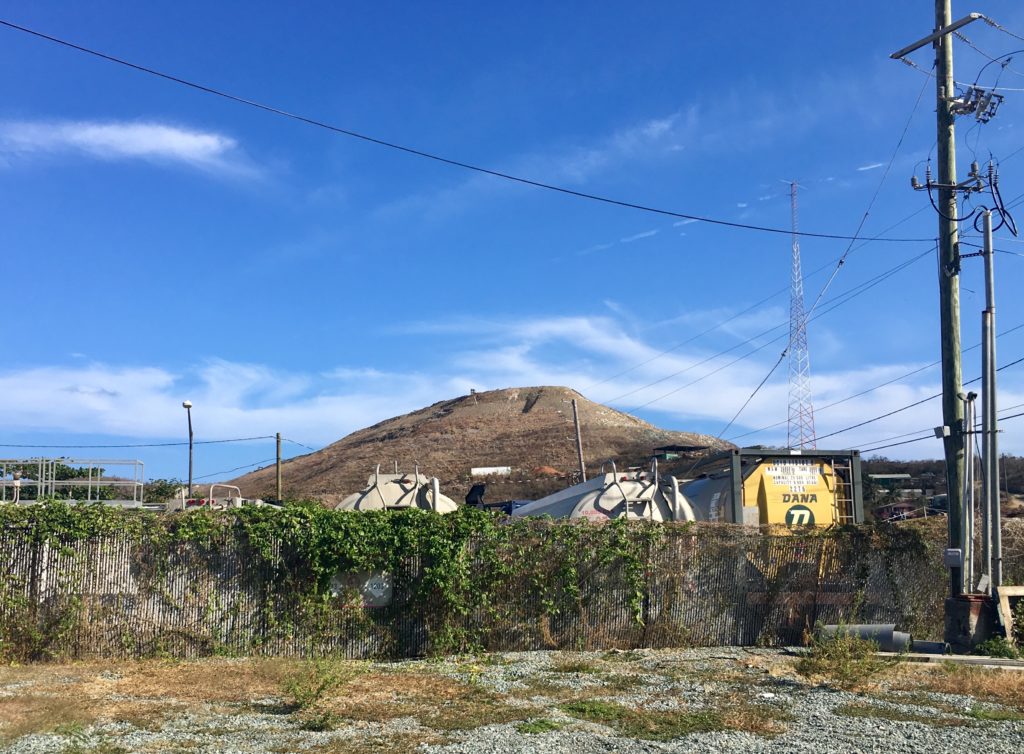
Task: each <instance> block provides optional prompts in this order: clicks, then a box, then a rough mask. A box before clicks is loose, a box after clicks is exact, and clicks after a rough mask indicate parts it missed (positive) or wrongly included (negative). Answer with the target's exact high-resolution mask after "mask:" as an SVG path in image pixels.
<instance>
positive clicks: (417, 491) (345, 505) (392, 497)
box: [334, 465, 458, 513]
mask: <svg viewBox="0 0 1024 754" xmlns="http://www.w3.org/2000/svg"><path fill="white" fill-rule="evenodd" d="M405 508H420V509H421V510H426V511H435V512H437V513H451V512H452V511H454V510H455V509H456V508H458V505H456V503H455V501H454V500H452V499H451V498H449V497H445V496H444V495H442V494H441V489H440V483H439V482H438V480H437V477H430V478H428V477H426V476H424V475H423V474H421V473H420V472H419V469H416V471H414V472H413V473H412V474H381V473H380V466H379V465H378V466H377V468H376V469H375V470H374V472H373V474H372V475H371V476H370V478H369V480H367V482H366V489H364V490H363V491H361V492H356V493H354V494H352V495H349V496H348V497H346V498H345V499H344V500H342V501H341V502H340V503H338V504H337V505H336V506H334V509H335V510H338V511H381V510H404V509H405Z"/></svg>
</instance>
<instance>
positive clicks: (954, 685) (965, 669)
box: [893, 662, 1024, 710]
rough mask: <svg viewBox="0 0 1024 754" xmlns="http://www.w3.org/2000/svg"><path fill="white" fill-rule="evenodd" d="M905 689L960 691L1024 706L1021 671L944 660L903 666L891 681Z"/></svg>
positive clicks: (956, 692) (943, 692) (1015, 706)
mask: <svg viewBox="0 0 1024 754" xmlns="http://www.w3.org/2000/svg"><path fill="white" fill-rule="evenodd" d="M893 687H894V688H896V689H902V690H906V691H921V690H922V689H923V690H926V691H935V692H939V693H942V694H962V695H965V696H972V697H974V698H975V699H980V700H982V701H986V702H995V703H996V704H1003V705H1005V706H1007V707H1011V708H1014V709H1018V710H1022V709H1024V672H1021V671H1019V670H1004V669H1002V668H981V667H977V666H972V665H958V664H955V663H952V662H946V663H943V664H942V665H940V666H938V667H926V668H907V669H906V672H904V673H903V674H901V676H900V677H899V678H897V679H896V680H895V681H894V682H893Z"/></svg>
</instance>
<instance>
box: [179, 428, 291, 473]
mask: <svg viewBox="0 0 1024 754" xmlns="http://www.w3.org/2000/svg"><path fill="white" fill-rule="evenodd" d="M281 439H282V440H283V439H284V438H281ZM276 460H277V458H276V457H275V458H268V459H267V460H266V461H257V462H256V463H247V464H246V465H245V466H236V467H235V468H233V469H225V470H224V471H215V472H213V473H212V474H203V475H202V476H197V477H195V479H209V478H210V477H212V476H221V475H222V474H230V473H231V472H233V471H241V470H242V469H251V468H252V467H253V466H266V465H267V464H270V463H274V462H275V461H276Z"/></svg>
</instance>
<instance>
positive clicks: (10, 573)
mask: <svg viewBox="0 0 1024 754" xmlns="http://www.w3.org/2000/svg"><path fill="white" fill-rule="evenodd" d="M926 528H927V527H925V529H926ZM925 529H919V528H918V527H913V526H908V527H892V526H877V527H858V528H849V529H841V530H833V531H829V532H806V533H801V534H798V535H793V536H797V537H800V538H804V539H806V540H807V541H808V543H811V542H813V541H814V540H815V539H817V538H826V539H831V540H834V541H835V542H836V543H837V546H838V545H839V544H841V546H842V547H843V548H844V552H846V553H847V554H848V557H850V558H852V563H853V565H854V566H855V567H854V568H853V569H852V571H850V575H851V576H853V577H854V580H855V581H857V583H858V585H860V586H858V588H863V584H861V582H864V583H866V579H867V574H868V572H869V570H870V568H869V566H868V562H867V559H866V558H868V557H869V555H870V552H871V551H882V557H883V561H884V564H885V566H886V567H889V565H890V561H891V562H892V565H895V564H896V563H904V562H911V561H912V562H915V563H917V562H925V561H928V562H930V560H931V559H934V558H935V557H937V556H936V549H935V548H936V545H935V541H937V539H936V536H937V535H936V534H935V532H931V531H930V530H929V531H926V530H925ZM767 536H779V535H777V534H770V535H767ZM783 536H784V538H785V539H789V538H790V535H783ZM751 537H756V532H752V531H751V530H748V529H742V528H739V527H727V526H721V525H717V526H716V525H711V526H710V527H706V528H702V527H698V526H693V525H689V524H687V525H669V526H666V525H661V524H655V523H651V522H635V521H626V520H621V519H620V520H615V521H611V522H608V523H607V524H604V525H594V524H592V523H590V522H587V521H551V520H538V519H528V518H512V519H510V518H504V517H495V516H493V515H492V514H490V513H488V512H485V511H480V510H477V509H474V508H460V509H459V510H458V511H457V512H455V513H452V514H448V515H445V516H439V515H436V514H433V513H430V512H426V511H419V510H407V511H379V512H342V511H333V510H327V509H324V508H323V507H322V506H320V505H318V504H315V503H299V504H291V505H288V506H285V507H284V508H280V509H278V508H269V507H246V508H240V509H232V510H227V511H208V510H202V511H194V512H187V513H177V514H171V515H157V514H154V513H150V512H146V511H140V510H122V509H118V508H112V507H108V506H105V505H102V504H95V505H72V504H68V503H66V502H62V501H50V502H46V503H42V504H38V505H29V506H15V505H8V506H0V545H3V544H4V542H7V543H8V545H9V546H11V547H14V546H16V547H17V548H21V549H20V550H19V551H20V552H23V553H25V552H42V551H43V550H45V549H46V548H53V550H54V551H55V552H57V553H58V554H59V557H58V558H56V559H52V558H51V559H49V560H48V561H47V562H49V563H50V565H49V566H48V567H49V568H51V569H53V568H55V567H57V566H58V565H59V567H61V568H66V569H67V573H66V574H62V573H60V572H54V571H52V570H51V572H50V573H49V575H48V577H47V578H48V579H50V580H51V584H52V583H58V582H59V583H60V584H62V585H64V586H63V587H62V589H63V591H64V592H66V593H67V596H68V598H69V600H65V601H66V602H67V605H66V607H67V609H66V610H65V611H64V612H63V613H61V615H60V616H59V617H58V619H55V618H54V615H53V614H50V615H47V614H45V613H46V610H48V609H50V608H49V607H46V608H43V607H41V606H40V603H39V602H38V600H37V599H36V598H35V597H34V596H33V593H32V589H33V587H32V585H31V584H29V583H27V582H26V581H25V575H24V574H25V573H27V572H29V571H30V570H31V567H34V566H27V567H26V568H23V569H22V570H21V571H18V570H17V569H15V568H14V567H13V565H12V564H11V563H7V564H0V653H3V652H7V653H8V654H10V653H11V652H12V648H14V650H15V654H17V650H16V647H17V645H19V643H20V644H23V645H26V644H31V645H32V646H33V647H34V648H33V649H32V650H31V653H29V654H32V655H33V656H44V655H47V654H55V653H59V652H60V651H62V649H61V648H62V647H63V649H64V651H67V652H71V651H73V648H72V644H73V641H74V636H76V635H77V634H76V628H77V624H76V621H80V620H85V618H82V617H80V616H82V615H85V614H86V612H87V611H86V612H83V611H84V610H86V608H87V609H93V606H92V605H91V603H90V604H85V605H83V604H82V603H81V601H79V602H76V603H74V604H72V602H73V601H70V598H71V597H74V598H75V599H78V597H77V596H76V595H77V594H78V593H79V592H80V591H81V590H80V589H79V587H78V583H79V582H81V581H82V578H83V574H84V573H86V570H85V569H88V568H90V567H93V566H92V565H90V564H92V563H94V562H99V561H98V560H96V558H97V557H99V555H98V553H100V552H101V551H102V550H103V548H105V547H107V546H108V544H110V545H117V546H118V547H120V548H121V549H119V550H118V552H122V553H123V552H130V553H131V558H132V583H133V584H134V586H133V587H132V589H137V590H138V593H137V594H135V593H133V594H132V595H129V594H128V593H127V592H125V593H124V594H123V595H122V594H121V593H120V592H117V594H116V595H115V596H116V597H117V599H116V600H115V601H114V602H115V604H116V605H121V604H122V599H121V598H122V596H127V597H133V598H135V597H137V598H139V599H141V598H144V597H147V596H148V597H152V598H154V599H159V600H160V601H161V603H162V605H163V606H165V607H166V609H167V610H169V611H171V613H172V614H173V613H174V612H175V611H181V610H183V609H185V607H187V606H191V607H190V609H192V608H195V609H196V610H198V613H199V614H201V619H200V621H199V624H200V626H199V628H195V629H193V630H196V631H205V633H204V634H202V635H198V634H197V635H196V636H194V637H192V638H191V639H189V637H184V638H181V637H180V636H178V634H180V630H179V629H176V631H177V632H178V633H174V635H173V636H171V635H170V634H160V635H158V636H156V638H153V639H152V643H153V646H155V647H158V648H159V650H160V651H164V647H165V646H171V645H173V642H174V641H176V640H178V639H181V640H182V641H192V642H193V645H194V646H201V647H203V648H204V649H203V651H210V652H243V653H245V652H254V651H256V652H258V651H264V650H266V651H272V650H271V649H267V648H268V647H273V646H282V643H284V644H283V645H285V646H294V642H296V641H299V642H305V645H304V646H305V647H306V650H304V651H308V652H309V653H315V652H317V651H320V650H319V649H317V648H318V647H324V646H328V647H329V646H337V645H338V637H339V636H346V637H349V638H350V639H351V638H357V639H358V637H359V636H363V637H367V639H369V637H374V638H373V641H374V642H377V643H376V644H375V645H374V646H376V647H377V649H376V650H375V651H378V652H381V653H388V652H391V653H394V654H403V653H408V652H420V651H426V652H433V653H447V652H460V651H475V650H478V649H485V648H487V647H488V646H489V645H490V643H491V642H492V641H493V642H494V643H495V644H497V645H500V643H501V641H502V639H501V637H502V636H503V635H514V636H521V635H524V632H525V634H530V635H536V632H538V631H542V632H549V633H550V637H546V638H544V639H543V640H542V641H541V644H543V645H550V646H561V645H563V644H564V642H565V638H564V637H566V636H570V635H572V630H574V629H573V628H572V627H573V626H579V625H586V624H587V621H588V620H591V621H592V620H594V619H596V618H595V616H596V615H597V614H598V613H599V612H600V610H603V609H606V608H604V607H602V606H601V605H603V604H606V603H607V601H608V599H614V600H615V601H616V603H617V604H622V605H624V606H625V608H626V609H628V614H629V615H630V617H631V621H632V624H633V625H634V626H635V627H644V626H645V624H646V623H647V622H648V617H649V610H650V608H651V605H650V600H651V597H650V595H651V593H652V585H653V584H654V583H655V581H656V580H657V579H658V578H659V577H658V574H657V573H656V571H655V570H654V565H653V564H654V563H655V562H662V561H661V553H663V552H665V550H663V549H662V548H663V547H664V546H665V545H666V544H667V543H668V542H671V541H674V542H677V543H678V542H689V543H691V544H688V545H686V547H687V548H690V549H688V550H686V551H696V550H693V548H697V547H699V548H702V551H703V552H705V553H708V554H709V555H710V557H711V559H712V561H713V559H714V558H715V557H720V558H724V559H725V560H724V561H723V562H725V561H728V563H729V565H728V566H727V569H728V570H730V572H732V573H736V566H735V563H736V562H737V561H736V558H737V557H739V558H741V559H742V558H744V557H746V558H747V560H748V562H749V564H750V567H756V566H757V562H759V561H756V556H755V555H754V553H755V552H756V550H754V549H751V547H752V546H753V545H751V542H752V541H754V540H751ZM938 538H939V539H941V537H938ZM26 548H27V549H26ZM32 548H35V549H34V550H33V549H32ZM684 549H685V548H684ZM791 549H792V548H791ZM796 549H800V548H796ZM11 551H12V552H13V550H11ZM814 552H818V550H814ZM715 553H718V554H717V555H715ZM32 557H35V556H32ZM47 557H49V556H47ZM705 562H711V561H705ZM814 562H816V563H818V565H817V568H818V569H819V570H821V568H822V565H821V562H822V561H821V558H820V557H816V558H814ZM55 564H56V565H55ZM225 564H233V565H231V566H230V568H231V569H233V570H232V571H231V572H232V573H233V574H235V575H234V576H231V578H233V579H236V582H233V583H234V585H235V586H237V587H238V588H239V589H240V590H242V591H243V592H245V593H246V594H247V595H248V596H247V597H246V599H248V600H250V601H249V602H248V603H247V604H248V605H249V607H248V608H246V609H247V610H250V611H251V610H256V611H257V612H258V614H259V615H260V616H261V617H260V620H261V621H262V622H261V623H260V625H261V626H262V628H261V629H260V630H259V631H251V632H249V633H245V631H247V630H249V629H245V630H242V629H239V630H235V629H233V628H232V627H233V626H234V625H235V624H236V623H238V622H239V620H238V619H239V616H240V615H241V613H240V610H241V607H240V604H238V603H232V599H234V598H226V597H225V595H224V593H222V592H216V591H215V590H216V588H217V584H218V580H219V579H221V578H223V576H222V574H223V573H224V572H225V571H224V570H223V569H224V568H226V567H227V566H226V565H225ZM680 565H685V564H680ZM801 567H804V566H801ZM772 568H774V566H772ZM197 569H198V570H197ZM189 573H196V574H199V576H197V577H196V580H195V581H194V583H191V584H189V585H188V586H187V587H186V588H185V589H184V591H183V590H182V587H181V584H182V580H183V578H184V577H183V574H189ZM771 573H774V571H770V569H769V570H766V571H764V575H763V580H764V581H765V583H766V584H767V587H766V588H771V585H772V584H775V585H776V586H782V584H783V582H782V581H779V579H778V578H776V577H775V576H772V575H771ZM369 574H386V575H387V578H388V579H389V580H390V582H391V583H392V584H393V590H394V595H395V596H394V602H393V604H392V605H391V606H390V607H387V608H379V609H378V608H374V609H364V608H363V607H362V601H361V600H362V597H361V595H360V594H359V592H358V589H357V588H356V587H355V586H353V584H355V583H361V582H359V579H365V577H366V575H369ZM898 578H899V576H898V574H892V575H891V579H898ZM54 579H56V582H54V581H53V580H54ZM891 579H890V580H891ZM677 582H678V584H681V585H682V586H679V587H678V589H683V590H684V591H680V592H679V594H678V595H677V594H676V593H675V592H673V595H672V596H671V599H673V600H678V599H685V589H689V588H690V587H689V586H686V585H687V584H688V583H689V582H688V581H687V580H685V579H683V580H678V579H675V580H673V581H672V583H673V584H675V583H677ZM776 582H778V583H777V584H776ZM694 584H696V582H694ZM211 585H212V586H211ZM112 588H113V587H112ZM116 588H118V589H120V588H121V587H116ZM659 588H660V589H662V591H664V584H661V585H660V586H659ZM673 588H674V589H675V588H676V587H673ZM174 590H177V591H174ZM204 590H205V591H204ZM211 590H213V591H211ZM245 590H248V591H245ZM172 591H174V594H172V593H171V592H172ZM240 593H241V592H240ZM510 595H516V597H515V600H510ZM82 597H83V600H85V602H86V603H88V599H89V595H88V594H87V593H86V594H83V595H82ZM723 598H726V595H723ZM108 603H109V600H108ZM186 603H187V604H186ZM592 606H593V607H594V610H591V607H592ZM96 609H99V608H96ZM106 609H108V610H119V609H122V608H120V607H116V608H111V607H108V608H106ZM723 609H732V608H730V607H729V605H723ZM595 611H597V612H595ZM659 614H660V615H661V616H662V617H661V620H665V613H664V610H662V611H661V613H659ZM516 621H518V623H516V624H515V625H513V623H515V622H516ZM242 622H244V621H242ZM662 628H664V627H662ZM157 630H158V633H159V630H160V629H157ZM646 630H647V629H646V628H645V629H644V631H646ZM400 631H401V632H405V633H402V634H401V635H399V632H400ZM389 632H390V633H389ZM503 632H504V634H503ZM172 633H173V632H172ZM638 635H639V634H638ZM389 636H390V638H388V637H389ZM18 637H21V638H18ZM175 637H177V638H175ZM410 637H412V638H410ZM559 637H562V638H559ZM132 641H133V637H132V636H131V635H130V634H123V635H122V637H121V644H120V645H119V647H118V650H119V651H125V652H130V651H134V652H136V653H139V652H142V651H144V650H143V649H141V648H139V647H140V646H141V645H139V644H138V643H137V642H136V645H135V649H134V650H132V649H131V647H132ZM138 641H141V639H139V640H138ZM409 641H413V642H414V645H415V646H412V647H411V648H410V646H409V645H408V642H409ZM167 642H170V643H171V644H167ZM289 642H291V643H292V644H289ZM332 642H333V644H332ZM402 642H406V644H404V645H403V643H402ZM178 646H180V644H179V645H178ZM22 654H23V655H25V656H27V654H26V653H24V652H23V653H22Z"/></svg>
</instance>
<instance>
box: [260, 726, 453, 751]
mask: <svg viewBox="0 0 1024 754" xmlns="http://www.w3.org/2000/svg"><path fill="white" fill-rule="evenodd" d="M447 742H448V739H447V738H446V737H445V736H443V735H441V734H438V733H435V732H433V731H417V732H413V733H394V734H385V735H379V736H369V737H367V736H352V737H350V738H348V737H347V738H337V739H335V740H333V741H331V742H330V743H326V744H323V745H321V746H314V747H312V748H307V747H306V746H304V740H303V739H301V738H297V739H296V740H295V742H294V743H292V744H289V745H288V746H286V747H282V748H281V749H280V752H281V754H292V752H295V751H306V752H310V754H364V752H371V753H372V752H387V753H388V754H415V752H417V751H419V750H420V747H421V746H422V745H424V744H433V745H439V744H445V743H447Z"/></svg>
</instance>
